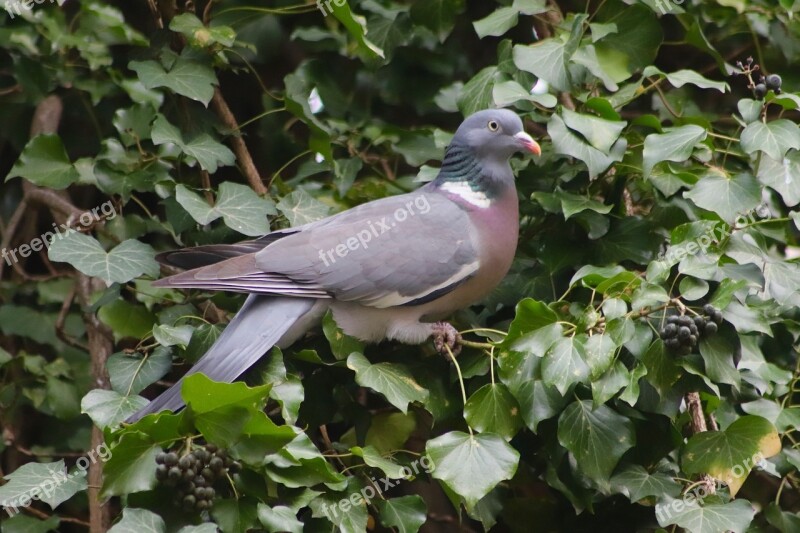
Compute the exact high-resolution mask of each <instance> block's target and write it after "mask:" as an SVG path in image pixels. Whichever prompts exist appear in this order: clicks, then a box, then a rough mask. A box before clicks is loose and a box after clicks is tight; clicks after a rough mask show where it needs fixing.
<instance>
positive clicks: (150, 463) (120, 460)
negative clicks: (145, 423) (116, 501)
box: [100, 431, 161, 498]
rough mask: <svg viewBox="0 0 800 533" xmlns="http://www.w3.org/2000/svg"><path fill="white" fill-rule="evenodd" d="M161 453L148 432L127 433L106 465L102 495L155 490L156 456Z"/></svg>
mask: <svg viewBox="0 0 800 533" xmlns="http://www.w3.org/2000/svg"><path fill="white" fill-rule="evenodd" d="M160 451H161V448H160V447H159V446H158V445H157V444H154V443H153V442H152V440H150V437H148V436H147V435H145V434H144V433H140V432H137V431H133V432H129V433H124V434H123V435H122V437H120V440H119V442H118V443H117V445H116V446H114V448H112V450H111V457H110V458H109V459H108V461H107V462H106V464H105V465H104V466H103V488H102V490H101V492H100V493H101V496H102V497H104V498H107V497H110V496H121V495H123V494H130V493H133V492H140V491H143V490H150V489H152V488H154V487H155V486H156V454H157V453H159V452H160Z"/></svg>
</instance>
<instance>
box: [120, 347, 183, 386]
mask: <svg viewBox="0 0 800 533" xmlns="http://www.w3.org/2000/svg"><path fill="white" fill-rule="evenodd" d="M171 368H172V357H171V356H170V350H169V349H166V348H163V347H158V348H156V349H155V350H153V353H151V354H149V355H145V356H143V357H135V356H131V355H128V354H126V353H123V352H119V353H115V354H114V355H112V356H111V357H109V358H108V361H107V362H106V369H107V370H108V376H109V378H111V387H112V388H113V389H114V390H115V391H116V392H118V393H120V394H125V395H129V394H139V393H140V392H141V391H142V390H143V389H144V388H145V387H147V386H148V385H150V384H151V383H155V382H156V381H158V380H159V379H161V378H162V377H164V375H165V374H166V373H167V372H169V371H170V369H171Z"/></svg>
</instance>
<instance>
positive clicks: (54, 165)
mask: <svg viewBox="0 0 800 533" xmlns="http://www.w3.org/2000/svg"><path fill="white" fill-rule="evenodd" d="M18 177H21V178H25V179H27V180H28V181H30V182H31V183H33V184H35V185H39V186H41V187H49V188H51V189H66V188H67V187H69V186H70V185H72V184H73V183H75V182H76V181H78V178H79V175H78V171H77V170H75V167H74V166H73V165H72V163H71V162H70V160H69V156H68V155H67V150H66V148H64V144H63V143H62V142H61V137H59V136H58V135H56V134H55V133H52V134H44V135H37V136H36V137H34V138H33V139H31V140H30V141H28V144H26V145H25V148H23V149H22V153H21V154H20V156H19V159H18V160H17V162H16V163H14V166H13V167H12V168H11V172H9V173H8V176H6V181H8V180H10V179H11V178H18Z"/></svg>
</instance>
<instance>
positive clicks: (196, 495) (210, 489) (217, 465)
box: [156, 444, 242, 511]
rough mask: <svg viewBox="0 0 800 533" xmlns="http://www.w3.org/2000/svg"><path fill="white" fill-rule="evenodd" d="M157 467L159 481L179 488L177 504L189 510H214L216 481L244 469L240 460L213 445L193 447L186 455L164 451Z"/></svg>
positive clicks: (160, 455) (157, 460)
mask: <svg viewBox="0 0 800 533" xmlns="http://www.w3.org/2000/svg"><path fill="white" fill-rule="evenodd" d="M156 464H157V465H158V466H156V479H158V481H160V482H161V483H163V484H164V485H166V486H168V487H174V488H175V489H176V491H175V501H176V502H177V503H178V504H180V505H181V506H183V508H184V509H186V510H187V511H190V510H193V509H194V510H198V511H202V510H203V509H208V508H210V507H211V505H212V503H213V502H214V496H216V491H215V490H214V486H213V485H214V482H215V481H217V480H218V479H222V478H225V476H226V475H227V474H228V473H231V474H236V473H237V472H239V471H240V470H241V469H242V465H241V464H240V463H239V462H238V461H234V460H233V459H231V458H230V457H229V456H228V454H227V453H226V452H225V450H220V449H219V448H217V447H216V446H214V445H213V444H206V445H205V446H202V445H201V446H193V449H192V451H191V452H188V453H185V454H183V455H178V453H177V452H174V451H171V452H161V453H159V454H158V455H156Z"/></svg>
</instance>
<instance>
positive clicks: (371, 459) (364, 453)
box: [350, 446, 407, 479]
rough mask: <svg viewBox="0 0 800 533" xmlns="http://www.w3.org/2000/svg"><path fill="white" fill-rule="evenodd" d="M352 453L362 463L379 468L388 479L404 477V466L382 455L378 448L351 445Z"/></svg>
mask: <svg viewBox="0 0 800 533" xmlns="http://www.w3.org/2000/svg"><path fill="white" fill-rule="evenodd" d="M350 451H351V452H352V453H353V455H355V456H357V457H361V458H362V459H363V460H364V463H366V464H367V465H369V466H371V467H373V468H379V469H381V470H382V471H383V473H384V474H386V477H388V478H390V479H403V478H404V477H406V475H407V474H406V473H405V468H404V467H403V466H401V465H399V464H397V463H395V462H394V461H392V460H391V459H387V458H385V457H383V456H382V455H381V454H380V452H378V450H376V449H375V448H373V447H372V446H364V447H363V448H362V447H360V446H353V447H352V448H350Z"/></svg>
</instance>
